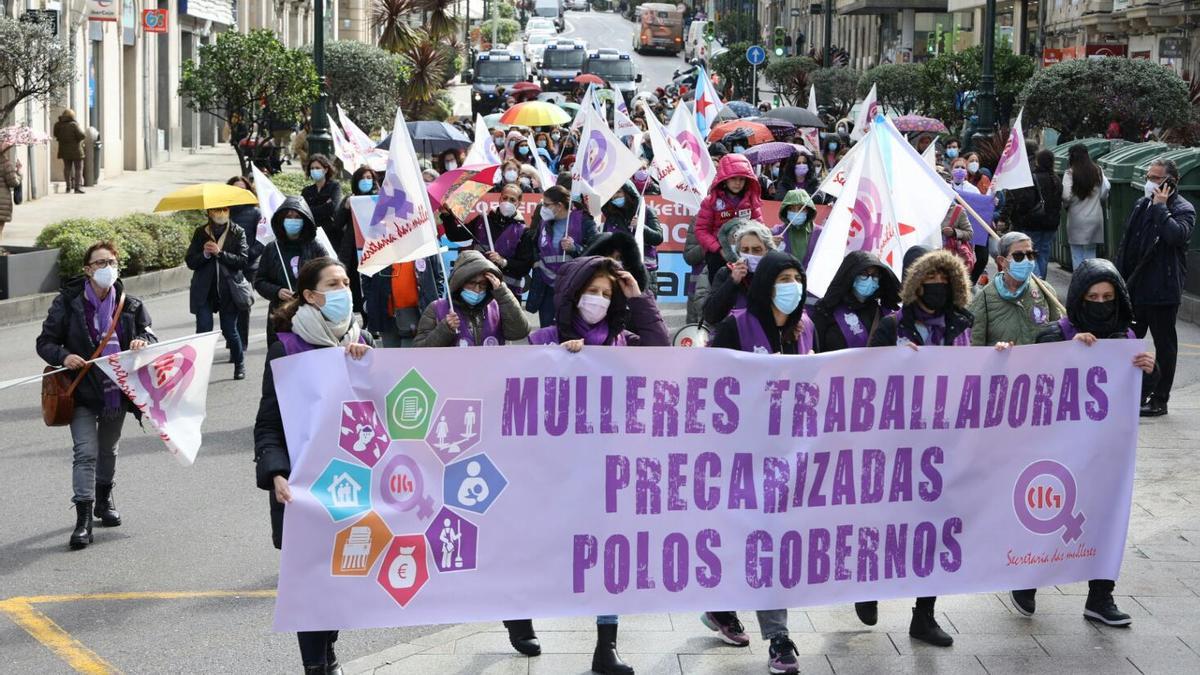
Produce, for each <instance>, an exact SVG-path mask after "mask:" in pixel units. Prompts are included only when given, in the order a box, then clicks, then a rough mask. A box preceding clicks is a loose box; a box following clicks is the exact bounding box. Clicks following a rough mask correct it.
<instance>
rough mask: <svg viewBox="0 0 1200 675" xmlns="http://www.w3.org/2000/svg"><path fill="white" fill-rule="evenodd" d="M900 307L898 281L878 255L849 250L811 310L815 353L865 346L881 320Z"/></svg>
mask: <svg viewBox="0 0 1200 675" xmlns="http://www.w3.org/2000/svg"><path fill="white" fill-rule="evenodd" d="M899 307H900V282H899V281H898V280H897V279H896V275H895V274H894V273H893V272H892V270H891V268H890V267H888V266H887V265H885V264H883V261H882V260H880V259H879V256H877V255H875V254H874V253H871V252H869V251H851V252H850V253H848V254H846V257H845V258H843V259H842V264H841V266H840V267H838V270H837V272H836V273H835V274H834V275H833V280H832V281H830V282H829V290H827V291H826V292H825V296H824V297H822V298H821V299H820V300H819V301H818V302H817V304H816V305H815V306H814V308H813V326H815V328H816V333H817V337H818V340H817V342H818V344H819V345H820V347H819V348H818V350H817V351H820V352H822V353H824V352H836V351H838V350H840V349H847V348H855V347H866V346H867V344H868V343H869V342H870V341H871V335H872V334H874V332H875V330H876V328H877V327H878V326H879V322H880V320H881V319H883V317H885V316H887V315H888V314H890V313H892V312H894V311H896V310H897V309H898V308H899Z"/></svg>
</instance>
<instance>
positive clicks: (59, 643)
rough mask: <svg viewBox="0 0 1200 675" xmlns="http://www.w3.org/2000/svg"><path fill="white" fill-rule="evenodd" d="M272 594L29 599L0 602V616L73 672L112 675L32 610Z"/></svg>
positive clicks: (96, 658)
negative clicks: (73, 604)
mask: <svg viewBox="0 0 1200 675" xmlns="http://www.w3.org/2000/svg"><path fill="white" fill-rule="evenodd" d="M273 597H275V591H273V590H261V591H130V592H125V593H91V594H71V595H29V596H20V597H13V598H8V599H6V600H0V613H2V614H4V615H6V616H7V617H8V618H9V619H11V620H12V622H13V623H15V624H17V625H18V626H20V627H21V628H22V629H24V630H25V632H26V633H29V635H30V637H32V638H33V639H35V640H37V641H38V642H40V643H41V644H42V645H43V646H44V647H46V648H47V649H49V650H50V651H52V652H54V654H55V655H56V656H58V657H59V658H60V659H62V660H63V661H65V662H66V663H67V665H68V666H70V667H71V669H72V670H75V671H76V672H79V673H86V674H88V675H114V674H116V673H120V672H121V671H119V670H117V668H116V667H115V666H113V665H112V664H111V663H109V662H107V661H105V660H104V659H103V658H101V657H100V655H99V654H97V653H96V652H93V651H92V650H90V649H88V648H87V647H85V646H84V645H83V643H81V642H79V641H78V640H76V639H75V638H73V637H71V634H70V633H68V632H67V631H65V630H63V629H62V627H60V626H59V625H58V624H56V623H54V621H53V620H51V619H50V617H48V616H46V615H45V614H43V613H41V612H39V611H37V610H36V609H34V607H33V606H34V605H45V604H54V603H64V602H82V601H96V600H101V601H113V600H192V599H199V598H273Z"/></svg>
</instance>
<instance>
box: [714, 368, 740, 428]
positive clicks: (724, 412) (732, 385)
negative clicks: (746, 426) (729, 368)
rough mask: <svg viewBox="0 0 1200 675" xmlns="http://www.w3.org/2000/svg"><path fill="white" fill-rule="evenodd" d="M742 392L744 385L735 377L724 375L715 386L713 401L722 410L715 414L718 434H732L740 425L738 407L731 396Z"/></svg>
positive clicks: (715, 425) (715, 426)
mask: <svg viewBox="0 0 1200 675" xmlns="http://www.w3.org/2000/svg"><path fill="white" fill-rule="evenodd" d="M740 393H742V385H741V384H740V383H738V381H737V378H735V377H722V378H721V379H719V380H717V383H716V385H715V386H714V387H713V403H716V404H717V407H718V408H720V409H721V412H719V413H714V414H713V430H714V431H716V432H717V433H718V434H732V433H733V432H735V431H737V427H738V408H737V405H736V404H735V403H734V402H733V399H732V398H730V397H731V396H737V395H738V394H740Z"/></svg>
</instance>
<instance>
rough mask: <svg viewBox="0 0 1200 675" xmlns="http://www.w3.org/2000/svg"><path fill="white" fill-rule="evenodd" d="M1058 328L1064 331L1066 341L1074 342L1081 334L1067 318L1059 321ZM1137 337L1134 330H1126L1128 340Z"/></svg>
mask: <svg viewBox="0 0 1200 675" xmlns="http://www.w3.org/2000/svg"><path fill="white" fill-rule="evenodd" d="M1058 327H1059V328H1061V329H1062V334H1063V339H1064V340H1074V339H1075V336H1076V335H1078V334H1079V331H1077V330H1075V326H1073V325H1072V324H1071V320H1070V319H1068V318H1067V317H1065V316H1064V317H1063V318H1061V319H1059V320H1058ZM1136 337H1137V334H1136V333H1134V332H1133V329H1132V328H1126V329H1125V339H1126V340H1132V339H1134V338H1136Z"/></svg>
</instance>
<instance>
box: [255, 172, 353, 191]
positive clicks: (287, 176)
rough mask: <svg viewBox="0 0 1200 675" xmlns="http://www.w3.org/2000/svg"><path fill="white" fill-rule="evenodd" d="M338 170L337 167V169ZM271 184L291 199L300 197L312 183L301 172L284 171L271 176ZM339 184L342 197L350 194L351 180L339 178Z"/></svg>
mask: <svg viewBox="0 0 1200 675" xmlns="http://www.w3.org/2000/svg"><path fill="white" fill-rule="evenodd" d="M357 168H358V167H351V168H350V171H354V170H355V169H357ZM335 170H336V167H335ZM271 182H272V183H274V184H275V187H277V188H279V191H280V192H282V193H283V194H285V195H287V196H289V197H299V196H300V191H301V190H303V189H304V188H306V187H308V185H309V184H311V183H312V181H311V180H309V178H308V176H306V175H305V174H303V173H300V172H299V171H282V172H280V173H277V174H275V175H274V176H271ZM338 182H339V183H341V184H342V196H343V197H345V196H347V195H349V194H350V179H349V178H347V177H341V178H338Z"/></svg>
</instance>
